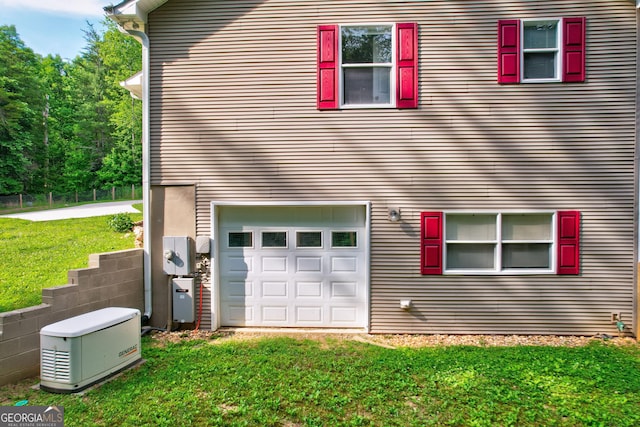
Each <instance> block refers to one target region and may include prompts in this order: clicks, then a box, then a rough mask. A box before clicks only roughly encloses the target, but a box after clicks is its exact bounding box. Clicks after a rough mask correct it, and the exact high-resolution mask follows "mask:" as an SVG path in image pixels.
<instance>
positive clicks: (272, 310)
mask: <svg viewBox="0 0 640 427" xmlns="http://www.w3.org/2000/svg"><path fill="white" fill-rule="evenodd" d="M262 321H263V322H267V323H281V324H286V323H287V322H288V307H287V306H286V305H285V306H272V305H267V306H262Z"/></svg>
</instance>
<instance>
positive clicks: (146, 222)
mask: <svg viewBox="0 0 640 427" xmlns="http://www.w3.org/2000/svg"><path fill="white" fill-rule="evenodd" d="M126 32H127V33H129V34H131V35H132V36H133V37H135V38H137V39H138V40H139V41H140V44H142V199H143V206H142V221H143V230H144V237H143V251H144V255H143V257H144V258H143V271H144V315H143V318H142V320H143V323H146V322H145V321H148V320H149V319H150V318H151V312H152V311H153V308H152V304H151V294H152V292H151V236H152V234H151V184H150V181H151V167H150V159H149V157H150V152H151V147H150V144H149V132H150V129H149V126H150V125H149V123H150V122H149V112H150V105H149V92H150V91H149V81H150V78H149V37H147V34H146V33H144V32H143V31H136V30H126Z"/></svg>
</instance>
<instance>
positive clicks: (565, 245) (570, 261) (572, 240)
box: [557, 211, 580, 274]
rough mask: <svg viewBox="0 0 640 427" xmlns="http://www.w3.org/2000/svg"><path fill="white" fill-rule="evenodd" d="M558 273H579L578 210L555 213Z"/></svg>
mask: <svg viewBox="0 0 640 427" xmlns="http://www.w3.org/2000/svg"><path fill="white" fill-rule="evenodd" d="M557 216H558V218H557V228H558V250H557V263H558V269H557V271H558V274H580V212H578V211H561V212H558V214H557Z"/></svg>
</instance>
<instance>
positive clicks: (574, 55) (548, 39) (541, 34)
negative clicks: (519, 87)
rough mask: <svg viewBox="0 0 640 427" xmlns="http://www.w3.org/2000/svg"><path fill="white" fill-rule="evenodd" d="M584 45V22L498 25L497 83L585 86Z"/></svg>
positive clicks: (532, 21)
mask: <svg viewBox="0 0 640 427" xmlns="http://www.w3.org/2000/svg"><path fill="white" fill-rule="evenodd" d="M585 43H586V21H585V18H556V19H523V20H501V21H498V82H499V83H502V84H508V83H545V82H584V81H585V53H586V52H585Z"/></svg>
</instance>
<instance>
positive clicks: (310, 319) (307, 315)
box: [296, 306, 323, 326]
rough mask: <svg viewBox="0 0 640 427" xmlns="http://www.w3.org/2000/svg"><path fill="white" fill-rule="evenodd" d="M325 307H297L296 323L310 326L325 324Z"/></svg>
mask: <svg viewBox="0 0 640 427" xmlns="http://www.w3.org/2000/svg"><path fill="white" fill-rule="evenodd" d="M322 314H323V307H322V306H297V307H296V323H300V324H303V323H304V326H309V324H318V325H321V324H322V323H323V315H322Z"/></svg>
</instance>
